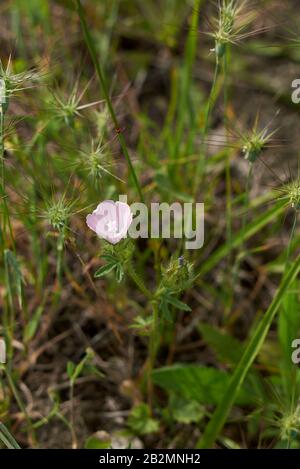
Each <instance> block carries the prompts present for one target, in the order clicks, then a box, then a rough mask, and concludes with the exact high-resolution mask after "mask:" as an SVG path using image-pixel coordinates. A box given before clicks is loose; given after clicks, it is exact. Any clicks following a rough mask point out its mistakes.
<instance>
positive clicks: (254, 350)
mask: <svg viewBox="0 0 300 469" xmlns="http://www.w3.org/2000/svg"><path fill="white" fill-rule="evenodd" d="M299 271H300V255H299V256H298V257H297V259H296V260H295V261H294V263H293V264H292V266H291V268H290V269H289V271H288V273H287V274H286V275H284V276H283V279H282V281H281V284H280V287H279V289H278V290H277V293H276V295H275V297H274V299H273V301H272V303H271V305H270V306H269V308H268V310H267V312H266V313H265V315H264V316H263V318H262V320H261V321H260V322H259V324H258V325H257V327H256V329H255V331H254V333H253V335H252V337H251V339H250V341H249V343H248V345H247V347H246V349H245V351H244V353H243V355H242V358H241V360H240V362H239V364H238V365H237V367H236V369H235V371H234V373H233V375H232V378H231V380H230V382H229V385H228V387H227V389H226V390H225V393H224V395H223V398H222V401H221V402H220V403H219V405H218V406H217V408H216V410H215V412H214V414H213V416H212V418H211V420H210V422H209V423H208V425H207V427H206V429H205V431H204V434H203V436H202V437H201V438H200V440H199V441H198V444H197V447H198V448H210V447H211V446H212V445H213V444H214V442H215V440H216V438H217V437H218V435H219V433H220V431H221V430H222V428H223V426H224V424H225V422H226V419H227V417H228V414H229V412H230V410H231V408H232V406H233V404H234V402H235V400H236V397H237V394H238V392H239V390H240V389H241V386H242V384H243V382H244V380H245V377H246V375H247V373H248V371H249V368H250V367H251V365H252V363H253V362H254V360H255V357H256V356H257V354H258V352H259V350H260V348H261V346H262V344H263V342H264V340H265V338H266V336H267V333H268V331H269V328H270V326H271V324H272V321H273V319H274V317H275V315H276V313H277V311H278V309H279V307H280V305H281V302H282V301H283V298H284V296H285V294H286V292H287V291H288V289H289V287H290V285H291V284H292V282H293V281H294V280H295V278H296V276H297V275H298V273H299Z"/></svg>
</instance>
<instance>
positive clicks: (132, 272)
mask: <svg viewBox="0 0 300 469" xmlns="http://www.w3.org/2000/svg"><path fill="white" fill-rule="evenodd" d="M126 269H127V273H128V274H129V275H130V277H131V278H132V280H133V281H134V283H135V284H136V285H137V286H138V288H139V289H140V290H141V292H142V293H143V294H144V295H145V296H146V297H147V298H148V299H150V300H151V299H152V297H153V295H152V293H151V291H150V290H149V289H148V288H147V287H146V285H145V283H144V281H143V280H142V279H141V277H140V276H139V275H138V273H137V272H136V270H135V268H134V267H133V265H132V262H130V261H129V262H128V263H127V265H126Z"/></svg>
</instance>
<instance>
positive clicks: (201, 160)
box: [194, 58, 220, 195]
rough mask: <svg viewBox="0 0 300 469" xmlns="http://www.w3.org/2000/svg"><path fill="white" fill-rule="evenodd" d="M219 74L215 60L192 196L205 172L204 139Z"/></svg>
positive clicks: (218, 64)
mask: <svg viewBox="0 0 300 469" xmlns="http://www.w3.org/2000/svg"><path fill="white" fill-rule="evenodd" d="M219 74H220V62H219V60H218V59H217V58H216V63H215V71H214V77H213V82H212V86H211V90H210V94H209V98H208V103H207V106H206V111H205V116H204V125H203V130H202V134H201V139H202V142H201V148H200V156H199V160H198V163H197V166H196V174H195V179H194V194H195V195H196V194H197V190H198V187H199V184H200V181H201V178H202V176H203V173H204V170H205V162H206V139H207V133H208V129H209V122H210V116H211V112H212V109H213V106H214V103H215V98H216V96H215V95H216V87H217V82H218V77H219Z"/></svg>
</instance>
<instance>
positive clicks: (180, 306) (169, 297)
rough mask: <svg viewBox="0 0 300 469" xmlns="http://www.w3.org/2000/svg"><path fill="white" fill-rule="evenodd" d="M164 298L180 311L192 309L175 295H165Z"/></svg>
mask: <svg viewBox="0 0 300 469" xmlns="http://www.w3.org/2000/svg"><path fill="white" fill-rule="evenodd" d="M164 299H165V301H166V302H167V303H169V304H170V305H172V306H174V308H177V309H180V310H182V311H187V312H189V311H192V310H191V308H190V307H189V306H188V305H187V304H185V303H183V302H182V301H180V300H178V299H177V298H176V297H175V296H172V295H165V296H164Z"/></svg>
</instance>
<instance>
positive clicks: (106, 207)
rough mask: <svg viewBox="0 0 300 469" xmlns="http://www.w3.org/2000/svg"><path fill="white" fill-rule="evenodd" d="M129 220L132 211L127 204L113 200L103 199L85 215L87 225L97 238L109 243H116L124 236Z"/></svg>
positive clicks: (129, 223) (130, 220) (130, 219)
mask: <svg viewBox="0 0 300 469" xmlns="http://www.w3.org/2000/svg"><path fill="white" fill-rule="evenodd" d="M131 222H132V212H131V210H130V207H129V205H128V204H125V203H123V202H114V201H113V200H104V202H101V203H100V204H99V205H98V207H97V208H96V210H94V211H93V213H91V214H89V215H88V216H87V217H86V223H87V226H88V227H89V228H90V229H91V230H93V231H95V233H97V235H98V236H99V238H103V239H105V240H106V241H108V242H109V243H111V244H117V243H118V242H119V241H120V240H121V239H122V238H125V237H126V234H127V231H128V228H129V226H130V225H131Z"/></svg>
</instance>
